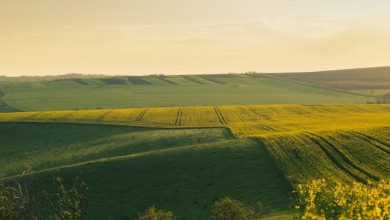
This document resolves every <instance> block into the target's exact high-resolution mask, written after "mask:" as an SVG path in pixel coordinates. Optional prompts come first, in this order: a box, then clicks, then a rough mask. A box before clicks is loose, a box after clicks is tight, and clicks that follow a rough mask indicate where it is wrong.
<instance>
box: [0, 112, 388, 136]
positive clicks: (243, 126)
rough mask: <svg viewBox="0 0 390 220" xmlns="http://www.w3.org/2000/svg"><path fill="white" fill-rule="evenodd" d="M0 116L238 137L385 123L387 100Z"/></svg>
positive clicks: (2, 116) (2, 117) (365, 127)
mask: <svg viewBox="0 0 390 220" xmlns="http://www.w3.org/2000/svg"><path fill="white" fill-rule="evenodd" d="M0 121H2V122H6V121H26V122H34V121H35V122H77V123H105V124H124V125H134V126H150V127H207V126H210V127H214V126H225V127H228V128H230V129H231V130H232V132H233V133H234V134H235V135H236V136H237V137H268V136H275V135H286V134H298V133H302V132H314V133H321V132H324V131H338V130H347V131H349V130H358V131H359V130H368V129H372V128H378V127H385V126H389V125H390V105H316V106H314V105H309V106H304V105H254V106H220V107H183V108H178V107H172V108H149V109H143V108H133V109H115V110H111V109H108V110H75V111H48V112H19V113H2V114H0Z"/></svg>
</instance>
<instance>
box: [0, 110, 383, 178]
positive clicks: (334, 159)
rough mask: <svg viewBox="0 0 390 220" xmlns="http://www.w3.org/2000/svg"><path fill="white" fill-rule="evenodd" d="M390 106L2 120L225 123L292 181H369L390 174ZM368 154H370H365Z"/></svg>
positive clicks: (7, 118) (95, 113) (27, 115)
mask: <svg viewBox="0 0 390 220" xmlns="http://www.w3.org/2000/svg"><path fill="white" fill-rule="evenodd" d="M389 110H390V106H389V105H254V106H219V107H213V106H209V107H182V108H177V107H171V108H134V109H112V110H78V111H48V112H45V111H44V112H16V113H3V114H1V115H0V121H3V122H57V123H58V122H62V123H69V122H70V123H72V122H73V123H86V124H110V125H127V126H138V127H145V128H148V127H149V128H182V129H186V128H210V127H214V128H218V127H220V128H223V127H225V128H228V129H230V131H231V132H232V135H233V136H235V137H236V138H248V137H252V138H253V137H256V138H259V139H261V140H262V141H264V143H265V144H266V146H267V149H268V151H269V152H270V154H271V155H272V156H273V157H274V158H275V160H276V161H278V162H279V163H280V167H281V168H282V169H283V170H284V173H286V176H287V178H288V179H289V180H290V181H291V183H296V182H298V180H299V179H300V178H308V177H316V176H322V177H329V179H335V178H336V179H340V180H343V181H344V180H345V181H348V180H352V179H355V180H359V181H362V182H365V181H371V180H378V179H380V178H388V177H389V172H388V170H389V167H388V164H390V163H389V162H390V161H389V159H388V158H389V157H388V154H389V153H390V149H389V144H388V142H389V140H388V136H389V132H390V129H389V127H388V126H389V124H390V114H389ZM351 146H353V147H351ZM362 152H366V153H364V154H362ZM369 152H371V154H370V157H365V156H364V155H368V153H369ZM291 155H295V156H294V157H291ZM318 155H322V156H318ZM317 157H318V158H319V159H314V160H313V158H317ZM321 160H323V161H321ZM325 164H328V165H329V166H326V167H324V166H323V165H325ZM305 167H306V168H307V169H308V170H307V172H305ZM313 169H318V170H317V171H316V172H313Z"/></svg>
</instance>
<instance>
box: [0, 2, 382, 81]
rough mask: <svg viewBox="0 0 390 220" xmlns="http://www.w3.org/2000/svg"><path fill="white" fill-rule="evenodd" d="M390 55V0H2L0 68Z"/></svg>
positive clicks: (140, 70) (95, 70)
mask: <svg viewBox="0 0 390 220" xmlns="http://www.w3.org/2000/svg"><path fill="white" fill-rule="evenodd" d="M389 65H390V1H388V0H375V1H369V0H272V1H271V0H239V1H238V0H34V1H32V0H0V75H9V76H16V75H48V74H50V75H54V74H65V73H85V74H127V75H145V74H196V73H228V72H246V71H257V72H291V71H315V70H326V69H343V68H356V67H372V66H389Z"/></svg>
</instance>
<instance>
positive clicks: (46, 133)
mask: <svg viewBox="0 0 390 220" xmlns="http://www.w3.org/2000/svg"><path fill="white" fill-rule="evenodd" d="M0 130H1V132H0V142H1V144H0V151H1V155H5V157H3V156H2V157H1V158H0V167H1V169H2V172H3V174H4V175H5V176H13V175H15V174H17V173H20V172H21V171H22V170H23V169H24V168H25V166H28V167H29V170H28V172H27V174H28V175H27V176H24V178H25V179H26V180H28V181H29V180H30V179H31V177H33V178H38V179H40V180H42V181H43V182H46V181H47V182H50V179H51V178H52V176H63V177H65V179H73V178H74V176H76V175H77V176H81V177H82V178H83V179H84V180H85V181H86V182H87V184H88V186H89V189H90V190H89V193H88V198H89V199H90V209H89V217H90V218H91V219H107V218H111V219H133V218H134V217H135V216H136V215H137V213H138V212H140V211H142V210H144V209H146V208H147V207H149V206H151V205H153V204H154V205H156V206H157V207H159V208H164V209H169V210H172V211H174V212H175V213H176V214H177V216H178V217H179V218H180V219H207V216H208V215H209V214H210V212H211V208H212V204H213V203H214V201H215V200H217V199H219V198H222V197H224V196H230V197H232V198H235V199H238V200H241V201H243V202H247V203H254V202H257V201H260V202H262V203H263V204H264V205H265V206H266V207H268V209H269V212H270V214H272V215H275V214H277V213H279V212H282V213H285V212H286V211H288V210H289V209H288V206H289V201H288V198H289V189H288V185H287V184H286V183H285V182H284V179H283V177H282V176H281V175H280V173H279V172H278V170H277V168H276V167H275V166H274V163H273V162H272V159H271V157H270V156H269V154H268V153H267V152H266V151H265V148H264V146H263V145H262V143H261V142H259V141H256V140H252V139H247V140H243V139H234V138H233V137H232V136H231V134H230V132H228V131H226V129H223V128H206V129H148V128H133V127H126V126H107V125H74V124H59V123H1V124H0ZM18 137H23V138H18Z"/></svg>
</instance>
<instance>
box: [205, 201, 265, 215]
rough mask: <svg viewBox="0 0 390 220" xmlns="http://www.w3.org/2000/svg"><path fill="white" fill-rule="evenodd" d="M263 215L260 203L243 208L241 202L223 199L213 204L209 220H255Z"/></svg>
mask: <svg viewBox="0 0 390 220" xmlns="http://www.w3.org/2000/svg"><path fill="white" fill-rule="evenodd" d="M263 214H264V208H263V206H262V205H261V203H257V204H256V206H254V207H250V206H245V205H244V204H243V203H242V202H239V201H237V200H234V199H231V198H228V197H225V198H223V199H221V200H218V201H216V202H215V204H214V209H213V212H212V215H211V217H210V220H256V219H260V218H261V217H262V216H263Z"/></svg>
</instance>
